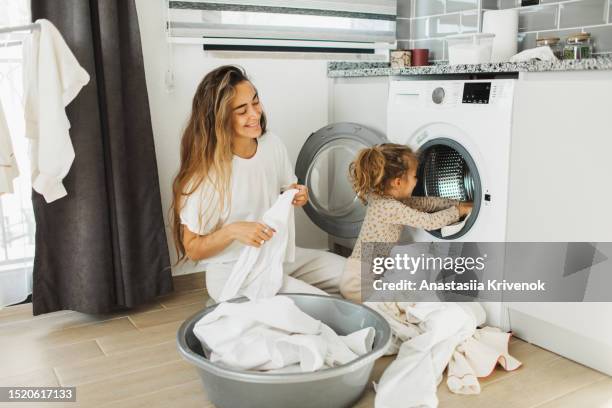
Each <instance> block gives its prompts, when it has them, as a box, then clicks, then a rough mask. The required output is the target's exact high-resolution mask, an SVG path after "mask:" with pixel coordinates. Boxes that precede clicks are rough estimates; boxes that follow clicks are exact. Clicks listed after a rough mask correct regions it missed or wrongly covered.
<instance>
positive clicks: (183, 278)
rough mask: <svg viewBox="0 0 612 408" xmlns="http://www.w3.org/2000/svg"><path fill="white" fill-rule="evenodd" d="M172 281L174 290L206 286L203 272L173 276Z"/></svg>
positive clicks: (181, 290)
mask: <svg viewBox="0 0 612 408" xmlns="http://www.w3.org/2000/svg"><path fill="white" fill-rule="evenodd" d="M173 281H174V282H173V283H174V290H175V291H176V292H183V291H190V290H194V289H204V288H206V284H205V282H204V281H205V279H204V272H198V273H190V274H187V275H178V276H174V279H173Z"/></svg>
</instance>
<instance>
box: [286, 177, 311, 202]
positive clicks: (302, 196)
mask: <svg viewBox="0 0 612 408" xmlns="http://www.w3.org/2000/svg"><path fill="white" fill-rule="evenodd" d="M292 188H295V189H297V190H299V192H298V193H297V194H296V195H295V197H293V202H292V204H293V205H294V206H296V207H303V206H305V205H306V203H307V202H308V187H306V186H304V185H302V184H296V183H294V184H292V185H290V186H289V189H292Z"/></svg>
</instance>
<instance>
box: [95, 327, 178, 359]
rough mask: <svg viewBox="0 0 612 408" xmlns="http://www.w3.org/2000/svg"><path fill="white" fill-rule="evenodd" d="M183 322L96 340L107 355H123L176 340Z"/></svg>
mask: <svg viewBox="0 0 612 408" xmlns="http://www.w3.org/2000/svg"><path fill="white" fill-rule="evenodd" d="M182 323H183V321H182V320H176V321H174V322H170V323H165V324H160V325H156V326H150V327H147V328H144V329H141V330H138V331H130V332H127V333H120V334H111V335H108V336H104V337H99V338H98V339H96V340H97V341H98V344H99V345H100V348H101V349H102V351H104V353H105V354H115V353H122V352H125V351H128V350H134V349H139V348H142V347H148V346H153V345H156V344H160V343H165V342H168V341H175V340H176V333H177V331H178V329H179V326H180V325H181V324H182Z"/></svg>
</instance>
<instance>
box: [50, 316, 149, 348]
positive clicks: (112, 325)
mask: <svg viewBox="0 0 612 408" xmlns="http://www.w3.org/2000/svg"><path fill="white" fill-rule="evenodd" d="M151 313H154V312H151ZM129 331H137V329H136V327H135V326H134V325H133V324H132V322H131V321H130V319H129V318H128V317H120V318H118V319H112V320H105V321H102V322H98V323H94V324H87V325H82V326H75V327H70V328H68V329H64V330H58V331H54V332H51V333H49V334H48V335H46V336H44V338H41V339H39V341H40V342H41V343H43V344H45V345H47V346H49V347H50V346H60V345H66V344H72V343H78V342H81V341H86V340H91V339H95V338H97V337H103V336H106V335H109V334H116V333H125V332H129Z"/></svg>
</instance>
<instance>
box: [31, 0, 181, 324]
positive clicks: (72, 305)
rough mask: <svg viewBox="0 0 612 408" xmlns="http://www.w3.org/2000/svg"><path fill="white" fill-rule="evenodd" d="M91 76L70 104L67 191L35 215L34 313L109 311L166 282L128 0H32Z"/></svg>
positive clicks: (166, 287) (36, 198)
mask: <svg viewBox="0 0 612 408" xmlns="http://www.w3.org/2000/svg"><path fill="white" fill-rule="evenodd" d="M39 18H46V19H48V20H50V21H51V22H52V23H53V24H54V25H55V26H56V27H57V28H58V30H59V31H60V32H61V33H62V35H63V37H64V39H65V40H66V43H67V44H68V46H69V47H70V49H71V50H72V52H73V53H74V55H75V56H76V58H77V60H78V61H79V63H80V64H81V65H82V66H83V68H85V69H86V70H87V72H88V73H89V75H90V76H91V80H90V82H89V84H87V85H86V86H85V87H84V88H83V89H82V90H81V92H80V94H79V95H78V96H77V97H76V99H75V100H74V101H73V102H72V103H71V104H70V105H69V106H68V108H67V113H68V118H69V119H70V123H71V125H72V127H71V129H70V135H71V137H72V143H73V145H74V149H75V153H76V158H75V160H74V163H73V164H72V168H71V169H70V172H69V173H68V176H67V177H66V178H65V179H64V185H65V187H66V190H67V191H68V196H67V197H64V198H61V199H59V200H57V201H55V202H52V203H49V204H47V203H46V202H45V200H44V198H43V197H42V196H41V195H39V194H37V193H36V192H34V193H33V196H32V200H33V205H34V215H35V218H36V253H35V259H34V282H33V285H34V287H33V294H32V301H33V308H34V314H35V315H37V314H41V313H48V312H52V311H55V310H61V309H70V310H76V311H79V312H85V313H105V312H111V311H115V310H118V309H124V308H130V307H134V306H137V305H140V304H143V303H145V302H147V301H149V300H151V299H153V298H154V297H156V296H158V295H161V294H165V293H168V292H170V291H172V277H171V272H170V260H169V256H168V246H167V242H166V234H165V231H164V222H163V218H162V207H161V199H160V192H159V181H158V177H157V163H156V159H155V147H154V144H153V133H152V129H151V117H150V113H149V102H148V96H147V88H146V83H145V76H144V66H143V58H142V48H141V44H140V32H139V28H138V18H137V15H136V6H135V3H134V0H32V19H33V20H36V19H39Z"/></svg>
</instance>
